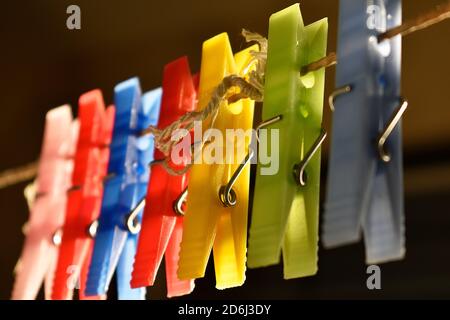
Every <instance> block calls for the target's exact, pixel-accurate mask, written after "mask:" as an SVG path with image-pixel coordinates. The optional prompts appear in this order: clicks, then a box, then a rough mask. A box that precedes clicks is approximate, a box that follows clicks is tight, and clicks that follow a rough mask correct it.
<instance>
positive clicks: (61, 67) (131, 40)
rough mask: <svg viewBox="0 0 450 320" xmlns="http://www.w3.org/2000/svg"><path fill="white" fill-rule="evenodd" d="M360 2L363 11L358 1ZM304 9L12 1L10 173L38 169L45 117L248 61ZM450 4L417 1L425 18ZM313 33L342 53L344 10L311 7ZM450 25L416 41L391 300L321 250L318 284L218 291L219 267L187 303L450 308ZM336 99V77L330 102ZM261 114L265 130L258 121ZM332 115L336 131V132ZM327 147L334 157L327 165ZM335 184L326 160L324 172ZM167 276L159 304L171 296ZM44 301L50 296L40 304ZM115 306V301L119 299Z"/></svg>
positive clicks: (361, 269) (275, 282) (272, 277)
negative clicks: (322, 301)
mask: <svg viewBox="0 0 450 320" xmlns="http://www.w3.org/2000/svg"><path fill="white" fill-rule="evenodd" d="M355 1H356V0H355ZM294 2H295V1H268V0H264V1H263V0H240V1H237V0H229V1H226V2H225V1H212V0H210V1H174V0H164V1H144V0H139V1H137V0H129V1H106V0H95V1H93V0H91V1H87V0H85V1H63V0H39V1H31V0H29V1H3V2H2V7H1V10H0V90H1V94H0V108H1V113H0V114H1V116H0V146H1V149H0V150H1V151H0V152H1V157H0V170H5V169H8V168H11V167H15V166H18V165H22V164H26V163H28V162H31V161H34V160H35V159H37V157H38V155H39V151H40V145H41V139H42V133H43V125H44V117H45V112H46V111H48V110H49V109H51V108H54V107H57V106H59V105H62V104H65V103H70V104H71V105H72V106H73V107H74V113H75V114H76V102H77V99H78V97H79V96H80V94H82V93H84V92H86V91H89V90H91V89H93V88H101V89H102V90H103V93H104V96H105V99H106V102H107V103H111V102H112V90H113V87H114V85H115V84H117V83H118V82H120V81H123V80H125V79H128V78H130V77H132V76H139V77H140V80H141V84H142V87H143V89H144V90H149V89H151V88H154V87H156V86H159V85H160V82H161V75H162V68H163V66H164V65H165V64H166V63H168V62H170V61H172V60H174V59H176V58H178V57H179V56H182V55H188V56H189V59H190V63H191V68H192V70H198V68H199V64H200V54H201V44H202V42H203V41H204V40H206V39H208V38H210V37H211V36H214V35H216V34H218V33H220V32H223V31H226V32H228V33H229V36H230V38H231V41H232V46H233V48H234V49H235V50H236V51H237V50H239V49H241V48H243V47H244V46H245V43H244V41H243V40H242V38H241V37H240V30H241V28H243V27H245V28H248V29H250V30H253V31H256V32H259V33H261V34H263V35H267V28H268V18H269V16H270V14H271V13H274V12H276V11H278V10H281V9H283V8H285V7H287V6H288V5H291V4H293V3H294ZM441 2H442V1H434V0H430V1H421V0H405V1H404V11H403V16H404V18H405V19H407V18H411V17H415V16H416V15H418V14H419V13H420V12H422V11H424V10H428V9H431V8H432V7H433V6H434V5H436V4H439V3H441ZM70 4H77V5H79V6H80V7H81V20H82V29H81V30H78V31H70V30H68V29H67V28H66V18H67V14H66V8H67V6H68V5H70ZM301 7H302V13H303V17H304V20H305V23H311V22H314V21H315V20H317V19H320V18H322V17H324V16H327V17H329V24H330V25H329V32H330V34H329V42H328V43H329V48H328V51H329V52H331V51H335V48H336V25H337V9H338V1H337V0H320V1H318V0H304V1H302V3H301ZM449 35H450V22H443V23H441V24H440V25H437V26H434V27H432V28H430V29H428V30H425V31H421V32H418V33H415V34H413V35H410V36H407V37H405V38H404V45H403V71H402V76H403V83H402V91H403V95H404V96H405V97H406V98H407V99H408V100H409V102H410V108H409V109H408V111H407V113H406V114H405V118H404V126H403V128H404V141H405V166H406V169H405V188H406V219H407V220H406V222H407V253H406V258H405V259H404V260H403V261H401V262H394V263H388V264H385V265H382V267H381V268H382V290H379V291H369V290H367V288H366V278H367V275H366V273H365V271H366V266H365V265H364V248H363V246H362V244H357V245H352V246H348V247H344V248H340V249H335V250H324V249H323V248H321V249H320V252H319V273H318V275H317V276H315V277H311V278H304V279H297V280H289V281H285V280H283V279H282V267H281V265H279V266H275V267H270V268H264V269H257V270H249V271H248V272H247V281H246V283H245V284H244V286H243V287H240V288H236V289H228V290H224V291H219V290H216V289H215V288H214V284H215V281H214V271H213V268H212V261H211V263H210V265H209V267H208V271H207V275H206V278H205V279H199V280H197V281H196V289H195V291H194V293H193V294H191V295H190V296H188V297H186V298H203V299H225V298H226V299H241V298H252V299H304V298H354V299H359V298H374V299H377V298H450V250H449V247H450V215H449V213H450V212H449V211H450V210H449V208H450V203H449V202H450V197H449V196H450V125H449V121H450V108H449V102H448V101H449V98H450V90H449V82H450V78H449V77H450V62H449V61H448V59H449V55H450V42H449V41H448V39H449ZM333 89H334V69H333V68H329V69H328V70H327V82H326V94H327V95H328V94H329V93H330V92H331V91H332V90H333ZM258 114H259V113H258V112H257V116H256V119H255V122H258V120H259V119H258ZM329 118H330V115H329V112H328V110H326V111H325V119H324V127H325V128H327V129H328V128H329ZM326 153H327V145H325V147H324V159H326ZM323 168H324V172H323V173H324V174H323V178H324V179H325V178H326V161H324V166H323ZM24 186H25V183H22V184H18V185H15V186H12V187H9V188H7V189H3V190H0V217H1V222H0V299H8V298H9V296H10V292H11V288H12V283H13V274H12V270H13V268H14V265H15V263H16V261H17V259H18V257H19V255H20V250H21V246H22V243H23V235H22V232H21V227H22V225H23V224H24V222H25V221H26V220H27V215H28V212H27V207H26V202H25V200H24V198H23V188H24ZM162 271H163V266H162V267H161V269H160V275H159V276H158V279H157V281H156V285H155V287H153V288H150V289H149V297H151V298H155V299H159V298H164V297H165V292H166V289H165V283H164V282H165V280H164V272H162ZM39 297H40V298H42V297H43V295H42V293H41V294H40V296H39ZM110 297H111V298H114V297H115V294H114V288H112V293H111V295H110Z"/></svg>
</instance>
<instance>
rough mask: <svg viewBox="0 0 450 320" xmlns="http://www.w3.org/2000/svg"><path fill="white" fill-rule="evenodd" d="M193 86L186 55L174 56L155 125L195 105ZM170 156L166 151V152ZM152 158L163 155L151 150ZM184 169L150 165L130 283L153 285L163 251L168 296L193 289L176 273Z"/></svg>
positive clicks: (185, 157)
mask: <svg viewBox="0 0 450 320" xmlns="http://www.w3.org/2000/svg"><path fill="white" fill-rule="evenodd" d="M196 97H197V93H196V89H195V86H194V82H193V78H192V74H191V71H190V68H189V63H188V60H187V57H182V58H180V59H177V60H175V61H173V62H171V63H169V64H167V65H166V66H165V68H164V76H163V95H162V102H161V113H160V117H159V121H158V128H159V129H164V128H165V127H166V126H168V125H170V124H171V123H172V122H174V121H176V120H178V119H179V118H180V117H181V116H182V115H184V114H185V113H187V112H190V111H193V110H194V108H195V106H196ZM169 156H170V155H169ZM180 157H181V158H182V159H180V160H181V163H179V164H173V161H170V162H169V163H170V164H171V165H173V166H174V167H177V168H179V169H181V168H183V167H184V166H185V165H186V164H187V163H188V162H189V160H190V155H189V154H183V155H180ZM154 158H155V159H164V158H165V155H164V154H163V153H162V152H161V151H160V150H157V149H156V150H155V157H154ZM188 178H189V175H188V173H185V174H182V175H178V176H172V175H170V174H169V173H168V172H167V171H166V170H165V169H164V168H163V167H162V166H160V165H155V166H153V167H152V175H151V177H150V182H149V187H148V191H147V196H146V203H147V204H148V205H146V207H145V209H144V216H143V220H142V230H141V233H140V236H139V243H138V250H137V253H136V258H135V262H134V269H133V274H132V280H131V287H133V288H138V287H144V286H149V285H153V283H154V281H155V278H156V275H157V272H158V269H159V265H160V263H161V260H162V257H163V255H164V254H165V261H166V274H167V276H166V280H167V289H168V296H169V297H173V296H180V295H185V294H188V293H190V292H192V290H193V289H194V281H193V280H179V279H178V277H177V275H176V269H177V265H178V251H179V242H180V241H181V235H182V233H183V217H182V216H181V215H180V213H177V212H176V211H175V206H174V204H175V202H176V201H177V198H178V197H180V195H181V194H182V193H183V191H184V189H185V188H186V187H187V183H188Z"/></svg>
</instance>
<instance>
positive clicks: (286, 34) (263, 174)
mask: <svg viewBox="0 0 450 320" xmlns="http://www.w3.org/2000/svg"><path fill="white" fill-rule="evenodd" d="M327 33H328V20H327V19H322V20H320V21H317V22H315V23H313V24H311V25H308V26H304V24H303V19H302V16H301V12H300V7H299V4H295V5H292V6H290V7H288V8H286V9H284V10H282V11H279V12H277V13H275V14H273V15H272V16H271V17H270V23H269V44H268V53H267V67H266V73H265V88H264V105H263V112H262V118H263V121H264V122H263V123H262V124H261V125H260V126H259V128H262V127H264V128H266V129H267V128H268V132H267V135H262V133H261V129H260V154H261V149H264V148H267V149H268V151H267V154H268V155H270V157H271V158H272V160H273V158H274V157H275V158H276V153H277V152H278V150H279V152H278V154H279V162H278V163H279V166H278V170H274V169H276V165H274V163H273V162H272V163H271V164H270V165H263V164H262V161H259V162H258V168H257V175H256V183H255V193H254V200H253V215H252V224H251V227H250V238H249V249H248V266H249V267H250V268H256V267H263V266H268V265H273V264H277V263H278V262H279V258H280V250H281V249H282V251H283V262H284V278H285V279H291V278H299V277H304V276H310V275H313V274H315V273H316V272H317V248H318V215H319V186H320V145H321V143H322V142H323V140H324V138H325V136H326V134H325V132H324V131H323V130H322V125H321V123H322V109H323V95H324V80H325V70H324V69H323V68H322V69H321V70H318V71H313V72H310V73H308V74H306V75H301V74H300V69H301V67H302V66H305V65H307V64H309V63H311V62H314V61H317V60H319V59H321V58H323V57H324V56H325V55H326V44H327ZM274 129H278V132H279V139H275V140H276V141H272V138H273V137H272V136H271V134H272V133H275V132H273V130H274ZM264 136H266V137H271V138H269V139H268V140H269V141H271V142H270V143H268V145H267V146H264V145H262V144H263V143H264V141H263V139H262V138H263V137H264ZM275 143H277V144H278V148H277V146H276V145H275ZM270 167H271V168H270ZM271 171H272V172H271Z"/></svg>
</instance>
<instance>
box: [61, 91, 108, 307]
mask: <svg viewBox="0 0 450 320" xmlns="http://www.w3.org/2000/svg"><path fill="white" fill-rule="evenodd" d="M79 121H80V135H79V139H78V144H77V149H76V154H75V168H74V171H73V175H72V187H71V189H70V190H69V198H68V202H67V207H66V211H65V214H66V220H65V224H64V228H63V237H62V243H61V246H60V249H59V257H58V264H57V267H56V271H55V279H54V284H53V293H52V299H55V300H67V299H72V296H73V289H74V288H75V286H76V284H77V281H78V280H79V285H80V286H79V289H80V291H79V297H80V299H104V298H106V297H104V296H95V297H86V296H85V295H84V288H85V284H86V278H87V272H88V268H89V263H90V259H91V255H92V249H93V237H94V236H95V228H96V219H97V217H98V215H99V213H100V206H101V201H102V196H103V180H104V179H105V176H106V172H107V165H108V160H109V148H108V145H109V143H110V142H111V135H112V128H113V122H114V106H110V107H108V108H107V109H106V110H105V104H104V101H103V95H102V92H101V91H100V90H93V91H90V92H88V93H85V94H84V95H82V96H81V97H80V99H79Z"/></svg>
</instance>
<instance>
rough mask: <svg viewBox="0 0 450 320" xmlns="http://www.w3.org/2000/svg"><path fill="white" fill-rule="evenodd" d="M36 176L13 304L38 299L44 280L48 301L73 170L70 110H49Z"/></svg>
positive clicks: (75, 129)
mask: <svg viewBox="0 0 450 320" xmlns="http://www.w3.org/2000/svg"><path fill="white" fill-rule="evenodd" d="M45 121H46V122H45V132H44V139H43V144H42V149H41V157H40V161H39V168H38V176H37V193H36V197H35V201H34V203H33V205H32V207H31V210H30V217H29V220H28V222H27V227H26V239H25V244H24V247H23V250H22V254H21V257H20V260H19V263H18V266H17V268H16V280H15V283H14V288H13V292H12V299H14V300H32V299H35V298H36V296H37V294H38V292H39V289H40V287H41V285H42V282H43V281H44V278H45V298H46V299H49V298H50V295H51V287H52V281H53V272H54V269H55V265H56V260H57V254H58V248H57V246H58V245H59V243H60V241H61V229H60V228H61V226H62V224H63V222H64V221H63V220H64V212H65V206H66V199H67V189H68V188H69V186H70V176H71V174H72V170H73V152H74V147H75V143H76V140H77V137H78V122H77V121H74V120H73V118H72V112H71V109H70V106H68V105H64V106H61V107H59V108H55V109H52V110H50V111H49V112H48V113H47V115H46V120H45Z"/></svg>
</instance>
